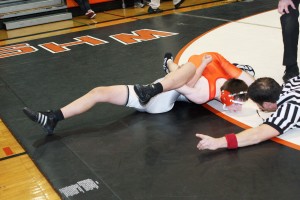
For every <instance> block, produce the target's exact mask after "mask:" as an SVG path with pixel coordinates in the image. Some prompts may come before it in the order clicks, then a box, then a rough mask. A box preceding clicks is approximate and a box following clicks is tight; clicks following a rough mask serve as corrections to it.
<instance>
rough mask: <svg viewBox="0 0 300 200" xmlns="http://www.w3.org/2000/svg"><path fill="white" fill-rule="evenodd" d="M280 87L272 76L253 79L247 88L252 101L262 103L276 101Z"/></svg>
mask: <svg viewBox="0 0 300 200" xmlns="http://www.w3.org/2000/svg"><path fill="white" fill-rule="evenodd" d="M281 91H282V87H281V86H280V85H279V84H278V83H277V82H276V81H275V80H274V79H272V78H269V77H263V78H259V79H257V80H256V81H254V82H253V83H252V84H251V85H250V86H249V88H248V95H249V97H250V99H251V100H252V101H254V102H255V103H258V104H259V105H262V104H263V103H264V102H271V103H276V102H277V100H278V99H279V95H280V93H281Z"/></svg>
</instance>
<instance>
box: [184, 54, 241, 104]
mask: <svg viewBox="0 0 300 200" xmlns="http://www.w3.org/2000/svg"><path fill="white" fill-rule="evenodd" d="M207 54H209V55H211V56H212V61H211V62H210V63H209V64H208V65H207V66H206V68H205V69H204V71H203V73H202V76H204V77H205V78H206V79H207V81H208V83H209V84H208V87H209V100H212V99H214V98H215V97H216V83H217V80H218V79H220V78H224V79H226V80H228V79H231V78H238V77H239V76H240V75H241V73H242V70H241V69H239V68H237V67H236V66H235V65H233V64H231V63H230V62H229V61H227V60H226V59H225V58H224V57H223V56H222V55H220V54H218V53H216V52H206V53H202V54H200V55H193V56H191V57H190V58H189V62H191V63H193V64H194V65H195V66H196V68H198V67H199V66H200V64H201V62H202V59H203V57H204V56H205V55H207Z"/></svg>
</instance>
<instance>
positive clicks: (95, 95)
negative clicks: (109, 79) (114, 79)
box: [61, 85, 128, 119]
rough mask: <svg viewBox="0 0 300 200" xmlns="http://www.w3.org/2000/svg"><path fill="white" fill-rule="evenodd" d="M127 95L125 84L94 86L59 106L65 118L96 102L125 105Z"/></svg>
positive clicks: (87, 108)
mask: <svg viewBox="0 0 300 200" xmlns="http://www.w3.org/2000/svg"><path fill="white" fill-rule="evenodd" d="M127 97H128V90H127V86H125V85H116V86H108V87H96V88H94V89H92V90H91V91H89V92H88V93H87V94H85V95H83V96H82V97H80V98H78V99H76V100H75V101H73V102H71V103H70V104H68V105H66V106H65V107H63V108H61V111H62V113H63V115H64V118H65V119H66V118H70V117H72V116H75V115H79V114H81V113H84V112H86V111H88V110H89V109H91V108H92V107H93V106H95V104H97V103H111V104H115V105H125V103H126V101H127Z"/></svg>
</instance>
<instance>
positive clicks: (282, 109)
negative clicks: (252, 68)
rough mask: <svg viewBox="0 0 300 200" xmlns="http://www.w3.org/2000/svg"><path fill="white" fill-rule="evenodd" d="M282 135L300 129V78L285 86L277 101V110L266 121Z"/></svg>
mask: <svg viewBox="0 0 300 200" xmlns="http://www.w3.org/2000/svg"><path fill="white" fill-rule="evenodd" d="M264 124H268V125H270V126H272V127H273V128H275V129H276V130H277V131H279V133H280V134H282V133H284V132H286V131H288V130H289V129H292V128H300V76H296V77H294V78H292V79H290V80H289V81H288V82H287V83H286V84H284V85H283V89H282V92H281V94H280V96H279V100H278V101H277V110H276V111H275V112H274V113H273V114H272V115H271V116H270V117H269V118H267V119H266V120H265V122H264Z"/></svg>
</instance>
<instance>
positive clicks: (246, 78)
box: [237, 71, 255, 86]
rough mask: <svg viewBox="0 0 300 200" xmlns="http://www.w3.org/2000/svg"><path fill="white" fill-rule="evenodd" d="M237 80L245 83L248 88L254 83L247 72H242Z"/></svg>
mask: <svg viewBox="0 0 300 200" xmlns="http://www.w3.org/2000/svg"><path fill="white" fill-rule="evenodd" d="M237 78H238V79H240V80H243V81H245V83H246V84H247V85H248V86H250V85H251V84H252V83H253V82H254V81H255V79H254V78H253V76H251V75H250V74H248V73H247V72H244V71H242V73H241V75H239V76H238V77H237Z"/></svg>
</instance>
